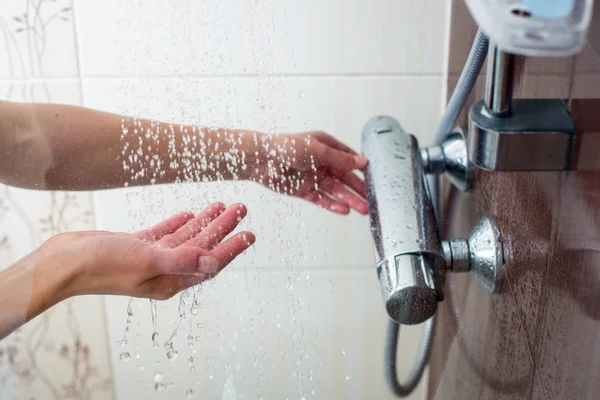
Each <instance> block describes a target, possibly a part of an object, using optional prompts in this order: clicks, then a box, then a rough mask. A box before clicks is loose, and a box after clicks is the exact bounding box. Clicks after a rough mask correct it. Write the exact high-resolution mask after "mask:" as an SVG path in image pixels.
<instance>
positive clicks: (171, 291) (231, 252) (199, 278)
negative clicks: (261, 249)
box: [141, 232, 256, 300]
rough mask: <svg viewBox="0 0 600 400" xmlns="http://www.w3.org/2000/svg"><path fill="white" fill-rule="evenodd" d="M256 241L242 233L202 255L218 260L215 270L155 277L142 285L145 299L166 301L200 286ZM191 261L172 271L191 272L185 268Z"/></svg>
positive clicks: (173, 268) (187, 247) (186, 247)
mask: <svg viewBox="0 0 600 400" xmlns="http://www.w3.org/2000/svg"><path fill="white" fill-rule="evenodd" d="M255 240H256V238H255V236H254V234H253V233H251V232H240V233H238V234H236V235H234V236H232V237H231V238H229V239H227V240H226V241H225V242H223V243H221V244H220V245H218V246H217V247H216V248H215V249H214V250H213V251H212V252H210V253H209V252H205V253H202V257H205V256H207V255H208V256H209V257H211V258H213V259H214V260H217V267H216V268H215V269H213V270H211V271H207V270H205V269H204V268H200V270H199V271H198V272H196V273H193V274H189V273H187V274H186V273H183V274H174V273H171V274H162V275H158V276H155V277H153V278H152V279H149V280H148V281H146V282H145V283H144V284H142V285H141V286H142V288H143V289H142V290H143V291H144V292H143V297H149V298H152V299H156V300H166V299H169V298H171V297H173V296H175V295H176V294H177V293H179V292H181V291H182V290H185V289H188V288H190V287H192V286H195V285H198V284H200V283H202V282H204V281H206V280H208V279H211V278H213V277H215V276H216V275H217V274H218V273H219V272H221V271H222V270H223V268H225V267H226V266H227V265H228V264H229V263H230V262H231V261H233V260H234V259H235V258H236V257H237V256H239V255H240V254H241V253H242V252H243V251H244V250H246V249H247V248H248V247H250V246H251V245H252V244H253V243H254V242H255ZM194 249H197V248H194V247H191V246H180V247H178V248H177V249H161V251H163V252H167V253H171V254H173V253H175V252H176V251H182V250H185V251H189V252H190V254H192V253H193V250H194ZM184 258H185V256H184ZM171 261H174V260H171ZM190 261H191V258H190V259H189V260H188V261H182V262H180V266H179V267H173V266H172V267H171V269H170V270H171V271H175V270H191V269H192V268H191V266H188V267H185V266H184V265H185V264H186V263H187V262H190Z"/></svg>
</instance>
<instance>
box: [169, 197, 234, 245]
mask: <svg viewBox="0 0 600 400" xmlns="http://www.w3.org/2000/svg"><path fill="white" fill-rule="evenodd" d="M224 210H225V205H224V204H223V203H221V202H215V203H212V204H211V205H209V206H208V207H206V208H205V209H204V210H202V211H200V212H199V213H198V215H196V217H195V218H193V219H191V220H190V221H189V222H188V223H186V224H185V225H184V226H182V227H180V228H179V229H177V230H176V231H175V232H173V233H171V234H169V235H166V236H164V237H163V238H162V239H160V240H159V241H158V243H159V244H160V245H161V246H165V247H177V246H179V245H181V244H183V243H185V242H187V241H188V240H190V239H192V238H193V237H195V236H196V235H197V234H198V233H200V232H202V231H203V229H204V228H206V227H207V226H208V225H209V224H210V223H211V222H212V221H213V220H215V219H216V218H217V217H218V216H219V215H221V213H223V211H224Z"/></svg>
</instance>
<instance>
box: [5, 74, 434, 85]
mask: <svg viewBox="0 0 600 400" xmlns="http://www.w3.org/2000/svg"><path fill="white" fill-rule="evenodd" d="M443 77H444V74H443V73H436V74H396V73H391V74H385V73H358V74H182V75H169V74H146V75H144V74H139V75H135V76H131V75H110V74H107V75H79V76H76V77H75V76H64V77H61V76H55V77H46V78H44V79H31V78H7V77H0V83H2V82H27V83H30V82H37V81H42V80H44V81H73V80H76V79H82V80H105V79H113V80H135V79H138V80H141V79H174V80H198V79H261V78H269V79H282V80H283V79H286V80H287V79H356V80H360V79H423V80H425V79H434V78H443Z"/></svg>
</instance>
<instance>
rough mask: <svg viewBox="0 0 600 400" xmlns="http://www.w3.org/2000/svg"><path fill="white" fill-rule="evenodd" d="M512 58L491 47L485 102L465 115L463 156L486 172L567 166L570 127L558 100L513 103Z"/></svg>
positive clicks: (571, 140)
mask: <svg viewBox="0 0 600 400" xmlns="http://www.w3.org/2000/svg"><path fill="white" fill-rule="evenodd" d="M514 65H515V62H514V56H513V55H512V54H508V53H505V52H503V51H501V50H500V49H498V47H497V46H495V45H491V46H490V48H489V53H488V71H487V77H486V93H485V99H484V100H482V101H480V102H478V103H475V104H474V105H473V106H472V107H471V110H470V111H469V135H468V136H469V157H470V159H471V161H472V162H473V164H475V165H476V166H478V167H479V168H481V169H484V170H488V171H562V170H567V169H570V168H571V159H572V153H573V148H574V141H575V127H574V125H573V121H572V120H571V116H570V115H569V112H568V111H567V108H566V106H565V104H564V102H563V101H562V100H559V99H513V98H512V87H513V76H514Z"/></svg>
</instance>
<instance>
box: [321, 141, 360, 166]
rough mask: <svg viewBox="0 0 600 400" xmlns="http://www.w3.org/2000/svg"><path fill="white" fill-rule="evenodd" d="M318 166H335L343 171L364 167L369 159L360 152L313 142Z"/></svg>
mask: <svg viewBox="0 0 600 400" xmlns="http://www.w3.org/2000/svg"><path fill="white" fill-rule="evenodd" d="M311 146H312V150H313V154H314V156H315V158H316V162H317V165H318V166H325V167H334V168H338V169H340V170H342V171H351V170H353V169H362V168H364V167H366V166H367V159H366V158H365V157H364V156H362V155H359V154H352V153H348V152H345V151H341V150H337V149H335V148H333V147H331V146H328V145H326V144H323V143H321V142H318V141H317V142H313V143H312V144H311Z"/></svg>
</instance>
